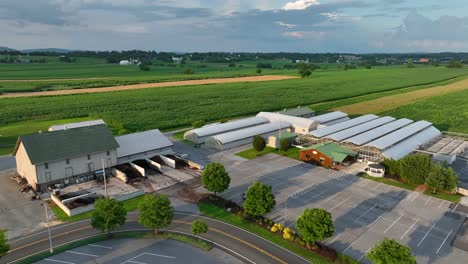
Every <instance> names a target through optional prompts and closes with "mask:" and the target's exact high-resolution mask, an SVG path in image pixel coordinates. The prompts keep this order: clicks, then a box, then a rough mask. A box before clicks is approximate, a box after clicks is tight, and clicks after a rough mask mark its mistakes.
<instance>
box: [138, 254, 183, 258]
mask: <svg viewBox="0 0 468 264" xmlns="http://www.w3.org/2000/svg"><path fill="white" fill-rule="evenodd" d="M143 255H150V256H155V257H160V258H170V259H175V258H176V257H173V256H166V255H159V254H153V253H143Z"/></svg>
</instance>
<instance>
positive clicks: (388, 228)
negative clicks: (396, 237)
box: [384, 214, 405, 234]
mask: <svg viewBox="0 0 468 264" xmlns="http://www.w3.org/2000/svg"><path fill="white" fill-rule="evenodd" d="M403 215H405V214H401V215H400V217H398V218H397V219H396V220H395V222H393V223H392V224H391V225H390V226H389V227H387V229H385V231H384V234H385V233H387V231H388V230H390V228H392V226H394V225H395V224H396V223H397V222H398V220H400V219H401V218H402V217H403Z"/></svg>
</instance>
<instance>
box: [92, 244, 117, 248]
mask: <svg viewBox="0 0 468 264" xmlns="http://www.w3.org/2000/svg"><path fill="white" fill-rule="evenodd" d="M88 246H90V247H97V248H105V249H112V247H106V246H101V245H96V244H88Z"/></svg>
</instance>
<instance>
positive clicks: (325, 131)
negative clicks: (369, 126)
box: [309, 115, 379, 138]
mask: <svg viewBox="0 0 468 264" xmlns="http://www.w3.org/2000/svg"><path fill="white" fill-rule="evenodd" d="M377 118H379V117H378V116H376V115H363V116H360V117H356V118H353V119H350V120H348V121H344V122H341V123H338V124H334V125H331V126H328V127H324V128H319V129H317V130H314V131H312V132H310V133H309V134H310V135H312V136H314V137H318V138H321V137H324V136H327V135H330V134H333V133H336V132H338V131H341V130H345V129H347V128H350V127H353V126H357V125H360V124H362V123H365V122H369V121H371V120H374V119H377Z"/></svg>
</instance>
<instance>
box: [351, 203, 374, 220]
mask: <svg viewBox="0 0 468 264" xmlns="http://www.w3.org/2000/svg"><path fill="white" fill-rule="evenodd" d="M376 206H377V204H374V205H373V206H372V207H371V208H369V209H368V210H367V211H365V212H364V213H363V214H362V215H360V216H359V217H358V218H356V219H354V222H356V221H357V220H359V218H361V217H363V216H364V215H365V214H367V213H368V212H369V211H370V210H372V209H374V207H376Z"/></svg>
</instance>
